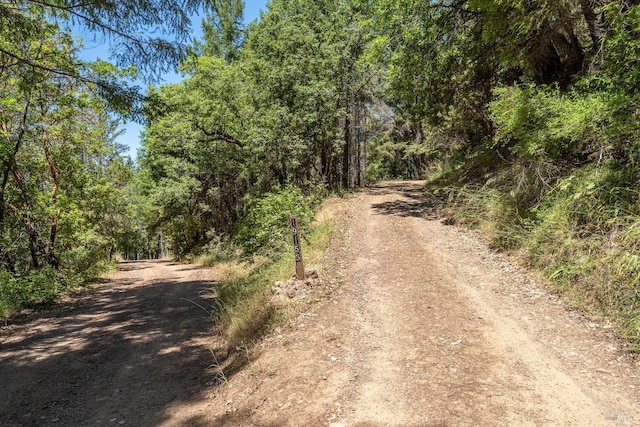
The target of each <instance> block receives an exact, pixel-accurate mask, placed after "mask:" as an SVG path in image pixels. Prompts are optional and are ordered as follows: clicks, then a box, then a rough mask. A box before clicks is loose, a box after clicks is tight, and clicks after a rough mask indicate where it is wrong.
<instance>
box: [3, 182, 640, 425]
mask: <svg viewBox="0 0 640 427" xmlns="http://www.w3.org/2000/svg"><path fill="white" fill-rule="evenodd" d="M420 187H421V183H419V182H388V183H384V184H382V185H379V186H376V187H373V188H371V189H368V190H367V191H365V192H362V193H358V194H357V195H355V196H352V197H349V198H346V199H341V200H334V201H333V202H331V203H329V204H328V206H327V207H326V209H325V211H324V212H323V214H324V215H328V216H333V217H335V218H336V220H337V225H336V233H335V237H334V239H333V241H332V244H331V247H330V248H329V250H328V252H327V255H326V260H325V261H326V262H325V263H324V266H323V268H322V270H321V272H320V273H321V277H322V278H323V285H322V289H321V290H320V294H321V295H322V296H323V297H322V298H321V301H320V302H315V303H312V304H309V305H307V306H306V309H305V310H303V312H302V313H301V314H300V315H299V316H298V317H297V318H295V319H294V320H293V321H292V322H290V324H287V325H285V326H282V327H280V328H277V329H276V330H275V331H274V332H273V333H271V334H269V335H267V336H266V337H264V339H262V340H261V341H260V342H258V343H255V345H253V346H252V347H250V348H249V347H247V348H241V349H231V351H229V349H227V348H225V346H224V343H222V342H221V340H220V338H219V337H215V336H214V335H213V334H211V328H212V325H211V324H210V317H209V316H208V314H207V313H206V312H205V310H203V309H201V308H200V307H199V306H203V307H205V308H206V307H207V306H208V304H209V303H210V302H209V301H208V300H207V295H208V293H207V292H203V291H205V290H206V288H207V286H209V285H210V284H211V282H212V281H213V280H214V279H215V270H207V269H198V268H194V267H188V266H182V265H175V264H171V263H168V262H138V263H126V264H123V266H122V271H120V272H119V273H118V274H116V275H115V276H114V278H113V280H112V281H111V282H109V283H106V284H103V285H101V286H100V287H99V288H98V289H97V291H94V292H90V293H87V294H86V295H83V296H81V297H79V298H77V299H76V300H75V301H70V302H69V304H68V305H66V306H62V307H60V308H58V309H57V310H54V311H51V312H47V313H40V314H36V315H29V316H25V317H23V318H19V319H17V320H16V321H14V322H13V323H12V324H11V325H10V326H9V327H6V328H4V330H3V331H2V336H1V338H0V385H1V388H0V425H7V426H22V425H34V426H36V425H64V426H76V425H79V426H81V425H87V426H89V425H91V426H93V425H96V426H102V425H104V426H116V425H132V426H142V425H148V426H173V425H175V426H265V427H266V426H303V425H309V426H333V427H340V426H361V427H364V426H609V425H640V362H639V361H638V359H637V357H634V356H633V355H631V354H628V353H626V352H625V350H624V344H623V343H622V342H619V341H618V340H617V339H616V338H615V335H614V332H613V328H612V327H610V326H609V325H607V324H606V323H604V322H603V321H600V320H597V319H592V318H589V317H587V316H585V315H583V314H581V313H580V312H579V311H576V310H574V309H571V308H568V307H567V305H566V304H565V303H564V302H563V301H562V300H561V299H560V298H558V297H556V296H554V295H553V294H552V293H550V292H549V291H547V290H546V289H545V287H544V286H543V285H541V284H540V283H538V281H536V280H535V279H534V278H533V277H532V276H531V275H529V274H528V273H526V272H524V271H522V270H521V269H520V268H518V267H516V266H514V265H513V264H511V263H510V262H509V261H508V260H506V259H504V258H503V257H502V256H500V255H497V254H494V253H492V252H491V251H490V250H489V249H487V247H486V246H485V245H484V244H483V243H482V242H481V241H480V240H478V239H477V238H475V237H474V236H473V235H472V234H470V233H468V232H465V231H462V230H459V229H457V228H455V227H451V226H446V225H443V224H442V222H441V221H440V219H439V218H437V217H435V216H434V215H433V210H432V209H431V208H430V206H429V205H428V204H427V203H425V202H424V200H423V199H422V198H421V196H420Z"/></svg>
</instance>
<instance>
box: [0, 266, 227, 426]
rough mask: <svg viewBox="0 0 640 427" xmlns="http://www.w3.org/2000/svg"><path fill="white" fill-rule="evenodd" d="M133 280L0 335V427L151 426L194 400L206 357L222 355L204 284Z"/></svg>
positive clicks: (206, 379)
mask: <svg viewBox="0 0 640 427" xmlns="http://www.w3.org/2000/svg"><path fill="white" fill-rule="evenodd" d="M164 265H166V266H168V264H167V263H165V264H164ZM123 266H124V269H125V271H126V273H124V274H125V275H127V274H129V272H131V273H132V274H133V273H135V274H136V275H137V274H141V273H140V270H145V269H151V268H156V266H154V265H153V263H150V262H136V263H125V264H124V265H123ZM172 271H175V268H173V270H172ZM134 276H135V275H134ZM134 276H132V277H131V278H126V279H122V280H119V281H116V282H114V283H110V284H107V285H103V286H101V287H100V288H99V289H97V290H96V291H95V292H94V293H92V294H91V295H88V296H86V297H85V298H82V299H80V300H79V301H77V302H76V303H75V304H73V305H71V306H68V307H62V308H59V309H57V310H53V311H49V312H43V313H38V314H37V315H34V316H32V317H30V318H29V317H25V318H22V319H20V321H19V322H17V323H13V324H12V326H11V327H10V328H8V329H7V328H5V329H4V330H2V331H0V384H2V387H0V425H2V426H43V425H60V426H107V425H108V426H114V425H132V426H157V425H161V424H162V423H163V422H165V421H167V420H168V419H171V418H172V417H173V415H175V414H172V410H173V409H175V408H179V407H181V406H184V405H188V404H189V403H192V402H195V401H202V400H204V397H205V396H206V394H207V393H208V392H210V391H211V388H212V387H214V386H215V385H216V384H217V383H216V381H215V380H216V374H217V370H216V365H217V363H222V362H223V360H221V359H222V357H217V358H216V357H214V355H216V354H225V358H226V354H227V349H226V348H223V344H222V343H216V342H215V338H214V334H213V331H212V328H213V326H214V325H213V320H212V316H210V313H209V312H207V307H211V301H210V300H208V298H209V297H210V296H211V292H207V290H208V289H210V286H211V282H210V281H205V280H195V281H187V282H185V281H180V280H177V279H176V280H173V279H169V280H161V281H158V280H153V281H151V282H145V281H144V280H143V281H140V280H139V279H137V278H136V277H134ZM216 345H218V346H219V347H220V348H218V347H216ZM216 360H217V362H216ZM195 418H197V417H195V415H194V418H193V419H194V424H190V425H200V424H198V423H195ZM201 425H204V424H201Z"/></svg>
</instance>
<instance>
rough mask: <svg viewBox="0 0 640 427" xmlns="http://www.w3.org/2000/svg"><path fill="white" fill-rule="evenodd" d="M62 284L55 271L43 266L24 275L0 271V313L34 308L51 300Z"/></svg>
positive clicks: (59, 290)
mask: <svg viewBox="0 0 640 427" xmlns="http://www.w3.org/2000/svg"><path fill="white" fill-rule="evenodd" d="M63 289H64V286H63V284H62V282H61V280H60V279H59V278H58V276H57V275H56V272H55V271H54V270H53V269H52V268H50V267H45V268H41V269H38V270H33V271H31V272H29V273H28V274H26V275H15V276H14V275H12V274H11V273H8V272H0V313H4V312H5V311H6V310H9V309H13V310H20V309H22V308H35V307H39V306H42V305H46V304H49V303H51V302H53V301H54V300H55V299H56V298H57V297H58V296H60V294H61V292H62V291H63Z"/></svg>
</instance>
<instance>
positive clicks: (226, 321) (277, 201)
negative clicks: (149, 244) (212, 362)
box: [192, 188, 334, 347]
mask: <svg viewBox="0 0 640 427" xmlns="http://www.w3.org/2000/svg"><path fill="white" fill-rule="evenodd" d="M318 205H319V199H318V198H316V197H313V198H312V197H309V196H303V195H302V194H301V193H299V191H298V190H294V189H291V188H288V189H285V190H282V191H278V192H277V193H271V194H268V195H266V196H265V197H264V198H263V199H262V200H261V201H260V202H258V203H256V204H255V205H254V207H253V211H252V212H250V213H249V215H248V216H247V220H246V222H245V223H243V224H241V225H240V228H239V230H240V231H239V236H240V238H239V239H238V240H236V244H237V246H232V247H230V246H229V243H228V242H227V243H226V244H220V243H216V244H214V246H215V248H212V250H210V251H209V253H203V254H201V255H200V256H198V257H195V258H193V259H192V262H194V263H198V264H203V265H209V266H215V268H216V269H217V270H218V271H219V273H220V276H221V280H220V282H219V283H218V284H216V286H215V295H216V298H215V303H214V307H213V310H212V312H213V315H214V317H215V318H216V324H217V326H218V328H219V330H220V332H221V333H222V334H223V335H224V336H225V337H226V338H227V340H228V341H229V344H230V345H231V346H233V347H242V346H246V345H249V344H250V343H251V342H252V341H253V340H254V339H255V338H257V337H259V336H260V335H261V334H262V333H264V332H266V331H268V330H270V329H271V328H273V327H275V326H276V325H278V324H281V323H283V322H286V321H287V320H290V319H291V318H293V317H294V316H295V315H296V314H297V313H298V312H299V310H300V306H299V305H298V304H299V303H296V302H295V301H292V302H291V303H289V304H287V305H284V306H282V305H281V304H277V305H276V304H273V303H272V301H271V298H272V288H273V286H274V284H275V283H276V282H277V281H284V280H287V279H290V278H291V277H292V276H293V274H294V272H295V259H294V253H293V246H292V237H291V230H290V228H289V221H288V218H289V215H290V214H295V215H296V216H298V219H299V227H300V231H301V234H302V239H301V241H300V242H301V247H302V253H303V259H304V264H305V269H306V270H316V271H318V272H319V274H320V276H321V277H322V264H323V258H324V254H325V251H326V249H327V248H328V246H329V242H330V240H331V236H332V232H333V227H334V218H333V217H332V216H331V215H314V209H313V207H314V206H318ZM321 210H322V208H321V207H320V208H319V209H318V211H321ZM314 217H315V219H314ZM256 236H257V237H256ZM256 238H258V239H262V242H264V244H263V245H261V246H258V245H256ZM244 239H247V241H245V240H244ZM243 243H244V244H243ZM223 248H224V249H223Z"/></svg>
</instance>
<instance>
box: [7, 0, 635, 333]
mask: <svg viewBox="0 0 640 427" xmlns="http://www.w3.org/2000/svg"><path fill="white" fill-rule="evenodd" d="M133 6H134V5H133V3H132V2H129V1H125V2H117V4H116V3H112V2H108V1H99V2H93V3H86V4H84V3H78V4H75V3H74V4H72V3H68V2H66V1H55V2H51V3H47V4H43V3H41V2H31V1H3V2H0V23H1V24H2V26H3V27H2V34H3V39H2V40H0V61H1V62H0V84H1V85H2V88H3V91H2V99H1V102H2V104H0V106H1V107H0V108H1V109H0V119H1V120H2V122H1V125H2V136H3V142H2V144H3V146H2V147H3V148H2V150H3V151H2V175H1V176H0V178H1V179H2V188H1V189H0V190H1V192H0V233H1V234H0V245H1V247H0V250H1V252H0V255H1V258H2V263H3V264H2V274H3V277H4V278H5V279H3V283H7V284H8V285H7V286H6V292H5V293H7V295H9V294H11V295H14V296H12V297H11V298H13V299H16V298H18V299H19V298H20V297H19V296H16V295H19V294H20V292H14V290H15V289H20V285H19V284H18V285H17V283H19V282H20V281H22V282H24V284H25V286H24V288H25V289H27V288H29V286H31V287H33V284H34V283H37V280H35V279H33V277H36V276H33V275H34V274H35V275H43V277H45V276H46V277H53V278H60V277H66V276H65V274H66V275H70V274H72V273H74V272H83V271H91V269H92V268H93V266H95V265H97V264H99V263H98V260H102V259H108V258H109V256H110V255H114V254H115V253H119V254H121V255H123V256H125V257H136V256H160V255H163V254H165V253H166V251H167V249H170V250H171V251H172V253H173V254H174V255H175V256H178V257H183V256H188V255H190V254H202V253H203V252H205V253H206V252H207V251H217V252H220V250H221V249H220V248H221V247H222V246H228V247H232V248H234V250H235V249H236V248H238V249H241V250H242V251H243V253H245V254H250V253H255V252H260V251H263V250H265V249H274V248H277V247H278V246H279V241H280V240H281V239H284V238H285V237H284V236H285V235H286V233H285V232H284V231H283V230H285V228H284V227H286V224H282V225H280V223H281V222H285V221H284V220H283V219H286V217H287V215H288V214H290V213H297V214H298V215H300V216H301V218H302V220H303V222H304V220H305V218H310V210H309V206H310V205H312V204H313V203H315V201H317V195H319V194H323V193H324V192H326V191H344V190H348V189H350V188H354V187H357V186H363V185H366V184H367V183H368V182H370V181H371V180H375V179H382V178H390V177H408V178H410V177H424V176H427V175H428V176H429V179H430V181H429V191H430V193H431V194H433V196H434V197H435V198H436V199H437V200H440V201H442V202H443V206H445V205H446V206H448V207H451V206H454V207H456V208H457V209H456V210H455V212H453V211H452V215H454V216H455V218H456V219H457V220H458V221H461V222H465V223H467V224H472V225H477V226H481V227H484V228H485V229H487V231H488V232H489V233H491V236H492V238H493V241H494V243H495V245H496V247H498V248H501V249H505V250H511V251H514V252H515V251H518V252H520V253H522V254H523V255H524V256H525V258H526V259H527V260H528V261H529V262H530V263H532V264H533V265H535V266H537V267H539V268H541V269H543V270H544V271H546V272H547V274H548V277H549V278H551V279H552V280H554V281H555V282H557V283H559V284H561V285H562V286H563V287H566V288H567V289H568V290H571V289H579V290H580V295H581V299H582V300H583V301H584V302H586V303H588V304H591V305H593V306H594V307H596V308H598V309H601V310H602V311H604V312H605V313H606V314H610V315H612V316H619V315H622V316H623V317H622V319H623V322H624V323H625V324H626V326H627V331H628V332H629V334H631V335H638V331H639V330H640V316H639V315H638V314H637V313H639V312H640V288H639V285H638V279H639V278H640V259H639V258H638V257H637V256H636V255H635V250H636V248H637V246H638V245H640V240H638V233H637V232H636V229H637V226H636V224H637V219H638V218H639V216H640V202H639V201H638V197H637V196H638V193H637V190H636V188H637V187H638V184H639V183H640V182H639V177H640V168H639V164H640V141H639V139H638V135H639V134H640V132H639V130H640V129H639V123H640V121H639V120H638V115H639V111H640V95H639V89H640V87H639V85H640V83H639V82H640V62H639V59H638V58H640V4H639V2H638V1H637V0H559V1H556V0H554V1H551V0H546V1H536V2H532V1H524V0H499V1H498V0H432V1H428V2H426V1H420V0H375V1H374V0H337V1H336V0H334V1H329V0H271V1H270V2H269V3H268V6H267V10H265V11H264V12H263V13H262V14H261V16H260V19H259V20H257V21H256V22H253V23H250V24H248V25H244V23H243V2H242V1H240V0H212V1H208V2H197V1H191V0H190V1H184V2H178V3H176V2H165V1H144V2H136V4H135V6H136V10H138V11H139V12H140V13H137V14H130V13H128V11H129V10H131V8H132V7H133ZM201 6H207V7H209V9H208V10H207V12H206V13H205V15H204V16H205V19H204V20H203V23H202V25H203V33H204V38H203V39H202V40H195V41H193V43H192V45H191V46H190V47H189V48H188V49H183V48H182V47H181V46H180V45H178V44H173V43H169V42H163V41H162V40H156V39H150V38H148V37H147V36H146V35H145V34H144V28H147V27H148V26H149V25H160V24H161V25H164V28H166V29H169V30H172V31H175V32H177V33H178V34H182V35H184V30H185V28H186V27H185V25H186V22H187V17H188V14H189V13H192V12H193V11H195V10H197V9H198V8H199V7H201ZM9 22H15V23H17V28H18V29H19V31H15V32H10V31H8V30H7V26H8V23H9ZM68 22H78V23H81V24H82V23H84V26H85V28H88V29H89V30H92V31H95V32H97V34H106V35H108V36H109V37H111V38H113V39H114V40H119V41H120V42H121V43H123V46H124V48H123V49H121V50H117V52H116V53H117V55H116V56H115V59H116V62H117V65H121V66H122V65H129V64H131V63H134V64H136V65H138V66H139V67H140V68H141V69H145V64H146V66H147V70H149V64H153V63H154V62H153V60H158V59H160V60H162V59H165V60H166V59H172V58H173V59H176V58H181V61H180V71H181V72H182V73H183V76H184V80H183V82H181V83H178V84H170V85H163V86H159V87H150V88H149V89H148V92H147V94H146V97H145V99H144V104H143V107H142V109H141V110H138V112H141V113H142V114H141V116H142V118H143V120H144V121H145V124H146V128H145V131H144V137H143V150H142V153H141V156H140V158H139V165H137V166H136V167H133V166H132V165H130V164H127V163H126V162H125V161H123V159H122V158H121V157H120V156H119V155H118V150H117V147H115V146H114V144H113V133H114V129H115V123H114V119H113V117H114V115H113V112H114V111H121V112H122V111H127V112H129V113H131V112H132V111H135V110H132V108H133V107H135V106H136V100H139V99H140V98H139V97H137V96H136V95H135V92H132V91H131V90H130V89H128V87H127V86H126V85H119V84H118V83H119V82H121V78H122V77H123V76H126V75H127V73H130V72H131V70H127V71H126V72H125V71H121V70H119V69H117V68H115V67H114V66H110V65H109V64H106V63H99V64H93V65H91V66H89V65H87V64H81V63H80V62H79V61H77V59H76V49H77V46H76V45H75V44H74V41H73V40H72V39H71V37H70V36H69V34H68V33H67V32H65V31H64V30H62V29H61V28H64V25H65V23H68ZM118 25H119V26H118ZM117 28H119V29H117ZM156 64H157V62H156ZM161 64H167V62H161ZM105 95H106V96H105ZM79 111H82V113H79ZM47 269H52V271H54V272H55V271H64V272H65V274H60V273H55V274H51V273H50V272H49V270H47ZM38 277H40V276H38ZM38 280H39V279H38ZM56 280H58V279H56ZM45 281H46V280H45ZM50 281H51V280H50ZM54 281H55V280H54ZM22 282H20V283H22ZM12 289H13V290H12ZM7 298H9V297H7Z"/></svg>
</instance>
